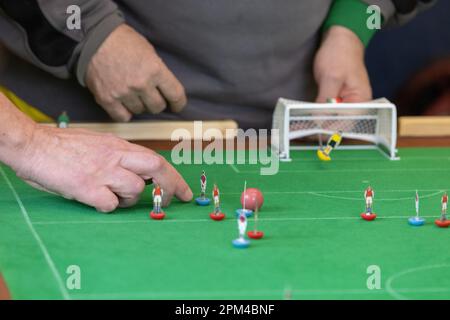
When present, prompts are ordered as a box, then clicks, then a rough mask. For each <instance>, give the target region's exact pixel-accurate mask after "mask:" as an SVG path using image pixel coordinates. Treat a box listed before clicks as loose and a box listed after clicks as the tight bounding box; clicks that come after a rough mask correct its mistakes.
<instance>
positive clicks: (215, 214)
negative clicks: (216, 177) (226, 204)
mask: <svg viewBox="0 0 450 320" xmlns="http://www.w3.org/2000/svg"><path fill="white" fill-rule="evenodd" d="M212 196H213V199H214V211H213V212H211V213H210V214H209V216H210V217H211V219H213V220H216V221H220V220H222V219H223V218H225V214H224V213H223V212H221V211H220V198H219V197H220V192H219V188H218V187H217V185H216V184H214V188H213V191H212Z"/></svg>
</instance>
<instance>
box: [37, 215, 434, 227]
mask: <svg viewBox="0 0 450 320" xmlns="http://www.w3.org/2000/svg"><path fill="white" fill-rule="evenodd" d="M409 217H410V216H383V217H378V218H377V219H379V220H383V219H408V218H409ZM421 217H423V218H433V217H437V216H421ZM360 219H361V217H360V216H359V215H357V216H353V217H291V218H288V217H286V218H260V219H259V220H260V221H271V222H287V221H327V220H360ZM199 222H208V223H209V222H211V219H179V220H176V219H174V220H161V221H160V222H159V223H158V224H165V223H199ZM223 222H232V223H235V222H236V221H235V219H226V220H223ZM121 223H153V222H152V220H150V219H136V220H109V221H108V220H106V221H100V220H95V221H83V220H78V221H77V220H68V221H35V222H33V224H34V225H62V224H121Z"/></svg>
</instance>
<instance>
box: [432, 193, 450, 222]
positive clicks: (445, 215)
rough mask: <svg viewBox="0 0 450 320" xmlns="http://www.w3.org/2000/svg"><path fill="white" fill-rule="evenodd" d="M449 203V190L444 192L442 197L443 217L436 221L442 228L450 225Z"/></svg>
mask: <svg viewBox="0 0 450 320" xmlns="http://www.w3.org/2000/svg"><path fill="white" fill-rule="evenodd" d="M447 204H448V195H447V192H446V193H444V195H443V196H442V199H441V205H442V208H441V218H440V219H437V220H436V221H435V223H436V225H437V226H438V227H441V228H447V227H448V226H450V220H447Z"/></svg>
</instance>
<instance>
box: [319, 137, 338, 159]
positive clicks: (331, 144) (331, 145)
mask: <svg viewBox="0 0 450 320" xmlns="http://www.w3.org/2000/svg"><path fill="white" fill-rule="evenodd" d="M341 141H342V131H339V132H337V133H334V134H333V135H332V136H331V137H330V139H328V142H327V146H326V147H325V149H319V150H317V156H318V157H319V159H320V160H322V161H330V160H331V157H330V153H331V151H333V150H334V149H335V148H336V147H337V146H338V145H339V144H340V143H341Z"/></svg>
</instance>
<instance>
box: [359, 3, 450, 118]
mask: <svg viewBox="0 0 450 320" xmlns="http://www.w3.org/2000/svg"><path fill="white" fill-rule="evenodd" d="M366 63H367V67H368V70H369V75H370V80H371V82H372V87H373V93H374V97H387V98H389V100H391V101H393V102H394V103H395V104H396V105H397V108H398V112H399V115H450V1H448V0H440V1H438V2H437V4H436V5H435V6H434V7H432V8H431V9H430V10H428V11H425V12H423V13H421V14H420V15H418V16H417V17H415V18H414V19H413V20H412V21H411V22H409V23H407V24H406V25H404V26H402V27H397V28H391V29H384V30H382V31H381V32H378V33H377V34H376V35H375V37H374V38H373V40H372V42H371V43H370V45H369V47H368V48H367V56H366Z"/></svg>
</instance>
